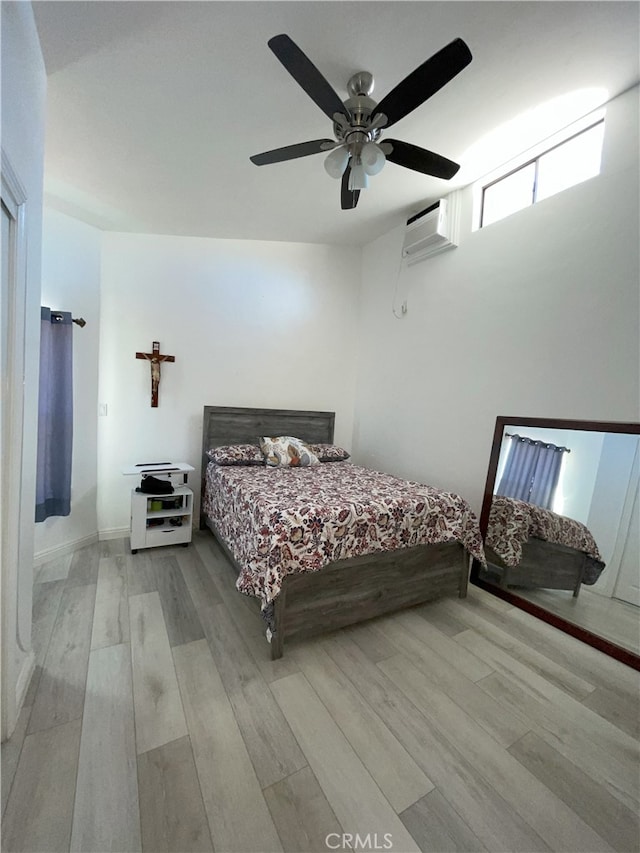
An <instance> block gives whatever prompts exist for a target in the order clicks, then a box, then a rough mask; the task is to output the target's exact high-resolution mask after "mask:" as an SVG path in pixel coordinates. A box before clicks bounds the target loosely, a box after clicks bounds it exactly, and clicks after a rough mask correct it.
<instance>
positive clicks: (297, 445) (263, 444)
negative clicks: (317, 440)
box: [260, 435, 320, 468]
mask: <svg viewBox="0 0 640 853" xmlns="http://www.w3.org/2000/svg"><path fill="white" fill-rule="evenodd" d="M260 449H261V450H262V453H263V456H264V459H265V462H266V463H267V465H270V466H271V467H281V468H305V467H307V466H308V465H319V464H320V460H319V459H318V457H317V456H316V455H315V453H314V452H313V451H312V450H311V448H310V447H309V445H308V444H305V443H304V441H301V440H300V439H299V438H294V437H293V436H292V435H279V436H277V437H276V438H269V437H268V436H263V437H262V438H261V439H260Z"/></svg>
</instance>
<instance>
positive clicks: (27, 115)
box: [1, 3, 46, 737]
mask: <svg viewBox="0 0 640 853" xmlns="http://www.w3.org/2000/svg"><path fill="white" fill-rule="evenodd" d="M1 15H2V151H3V153H4V154H5V155H6V156H7V157H8V159H9V161H10V164H11V167H12V169H13V171H14V173H15V174H16V176H17V178H18V180H19V182H20V184H21V185H22V188H23V189H24V191H25V193H26V202H25V207H26V216H25V231H26V282H25V285H26V286H25V293H26V298H25V300H24V305H22V306H21V307H20V311H18V312H17V313H18V314H20V313H22V310H24V316H25V321H24V326H23V325H22V324H17V325H16V328H15V329H14V330H13V333H14V335H15V337H14V345H13V346H14V349H15V351H16V353H20V357H22V353H24V386H23V387H24V398H23V400H20V399H18V396H21V394H20V395H16V397H15V400H14V402H15V403H16V404H17V405H21V404H22V405H23V418H24V424H23V432H22V436H21V444H22V458H21V459H20V450H19V445H20V440H18V441H17V442H16V445H15V446H14V447H13V448H12V450H11V454H10V456H11V458H10V460H9V462H10V463H11V464H13V463H14V460H15V456H17V457H18V461H17V463H16V464H18V465H19V467H20V469H21V470H20V475H21V476H20V481H21V488H20V492H19V494H17V493H16V494H15V495H14V498H15V499H16V500H19V502H20V519H19V523H18V525H17V527H12V528H11V529H9V530H7V531H4V533H5V534H6V535H7V538H12V539H13V537H17V539H18V542H17V555H18V559H17V565H11V566H6V565H3V566H2V599H3V606H2V697H1V698H2V736H3V737H5V736H8V735H9V734H10V733H11V731H12V729H13V727H14V725H15V721H16V719H17V713H18V711H19V708H20V704H21V701H22V698H23V692H24V690H25V689H26V687H27V686H28V678H29V675H30V671H31V667H32V665H33V654H32V652H31V602H32V586H33V526H34V515H35V467H36V441H37V407H38V369H39V344H40V308H39V306H40V247H41V233H42V172H43V160H44V109H45V94H46V77H45V70H44V63H43V60H42V53H41V51H40V43H39V40H38V35H37V32H36V27H35V21H34V19H33V11H32V9H31V4H30V3H2V11H1ZM4 343H5V342H4V341H3V347H4ZM5 390H6V386H4V384H3V393H4V391H5ZM5 404H6V400H5ZM16 447H17V448H18V449H17V453H16V454H15V456H14V451H16ZM3 476H6V469H4V468H3ZM4 511H5V509H4V507H3V513H4ZM3 520H4V519H3ZM12 550H13V549H12Z"/></svg>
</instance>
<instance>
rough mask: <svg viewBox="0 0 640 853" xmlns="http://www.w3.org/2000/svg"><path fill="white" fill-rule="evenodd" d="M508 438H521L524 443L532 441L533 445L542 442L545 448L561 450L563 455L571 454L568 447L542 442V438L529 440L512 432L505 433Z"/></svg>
mask: <svg viewBox="0 0 640 853" xmlns="http://www.w3.org/2000/svg"><path fill="white" fill-rule="evenodd" d="M505 437H506V438H521V439H523V440H524V441H530V442H531V443H532V444H536V443H537V442H540V444H544V446H545V447H555V448H556V450H561V451H562V452H563V453H571V451H570V450H569V448H568V447H559V446H558V445H557V444H553V443H552V442H547V441H542V439H541V438H528V437H527V436H526V435H518V433H515V434H513V435H512V434H511V433H510V432H505Z"/></svg>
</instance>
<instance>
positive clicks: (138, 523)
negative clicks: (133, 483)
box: [131, 486, 193, 554]
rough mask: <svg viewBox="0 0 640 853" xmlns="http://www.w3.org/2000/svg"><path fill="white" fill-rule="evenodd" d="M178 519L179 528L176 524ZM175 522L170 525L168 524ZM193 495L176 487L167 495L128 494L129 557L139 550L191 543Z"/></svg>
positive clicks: (180, 487) (183, 487)
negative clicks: (129, 499)
mask: <svg viewBox="0 0 640 853" xmlns="http://www.w3.org/2000/svg"><path fill="white" fill-rule="evenodd" d="M177 519H180V524H177V523H175V521H177ZM172 520H174V523H173V524H172V523H171V521H172ZM192 526H193V492H192V491H191V489H190V488H189V486H175V487H174V490H173V493H172V494H170V495H149V494H146V493H145V492H137V491H136V490H135V489H133V490H132V492H131V553H132V554H135V553H136V551H137V550H138V549H139V548H155V547H157V546H159V545H184V546H185V547H186V546H187V545H188V544H189V542H191V532H192Z"/></svg>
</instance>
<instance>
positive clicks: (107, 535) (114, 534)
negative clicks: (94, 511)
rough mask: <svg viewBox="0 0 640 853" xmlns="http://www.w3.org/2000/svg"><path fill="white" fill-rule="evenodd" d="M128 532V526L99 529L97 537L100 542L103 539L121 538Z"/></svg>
mask: <svg viewBox="0 0 640 853" xmlns="http://www.w3.org/2000/svg"><path fill="white" fill-rule="evenodd" d="M129 533H130V531H129V528H128V527H112V528H110V529H108V530H100V531H99V532H98V539H99V540H100V541H101V542H102V541H103V540H105V539H123V538H124V537H125V536H128V535H129Z"/></svg>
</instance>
